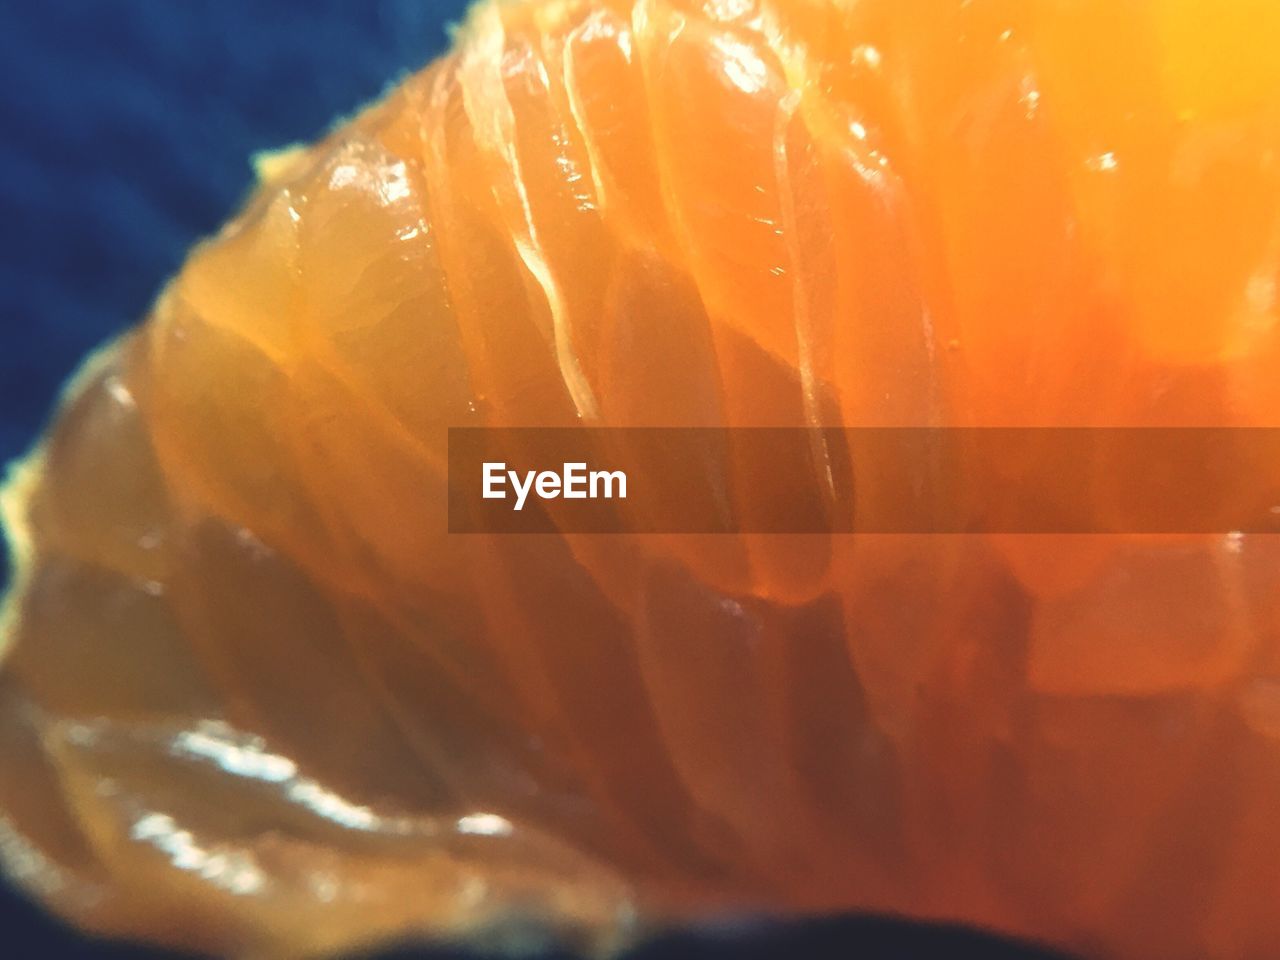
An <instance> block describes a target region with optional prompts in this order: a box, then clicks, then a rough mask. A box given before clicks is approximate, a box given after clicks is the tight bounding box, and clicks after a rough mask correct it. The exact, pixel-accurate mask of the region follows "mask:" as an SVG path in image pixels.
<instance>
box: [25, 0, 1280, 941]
mask: <svg viewBox="0 0 1280 960" xmlns="http://www.w3.org/2000/svg"><path fill="white" fill-rule="evenodd" d="M1277 41H1280V8H1275V9H1273V7H1272V5H1270V4H1263V3H1247V2H1244V0H1237V2H1231V3H1226V4H1219V5H1210V4H1207V3H1193V2H1184V0H1167V2H1159V3H1156V2H1152V3H1145V4H1115V3H1103V2H1078V3H1071V4H1060V3H1052V2H1047V0H1045V2H1013V0H1008V2H992V0H986V2H984V0H971V2H964V3H950V2H947V3H938V2H923V0H919V2H916V0H882V2H865V3H858V4H839V3H817V2H815V3H781V2H777V3H772V4H770V3H764V4H755V3H751V2H749V0H717V2H708V3H705V4H693V3H680V2H673V0H646V2H640V3H636V4H634V5H633V4H630V3H604V2H597V3H588V2H571V0H565V2H551V0H544V2H533V3H527V4H501V5H497V6H482V7H479V8H477V10H476V11H475V12H474V13H473V14H472V16H471V18H470V21H469V23H468V25H467V26H466V27H465V28H464V30H463V31H462V34H461V36H460V39H459V43H458V45H457V48H456V49H455V51H454V52H453V53H452V54H451V55H450V56H449V57H447V58H446V59H444V60H442V61H440V62H438V63H436V64H435V65H433V66H432V67H430V68H429V69H428V70H426V71H425V72H423V73H421V74H419V75H416V76H414V77H411V78H409V79H408V80H407V81H406V82H405V83H404V84H403V85H401V86H400V87H399V88H398V89H397V90H395V91H394V92H393V93H391V94H390V95H389V96H388V97H387V98H386V99H385V100H384V101H383V102H382V103H380V104H377V105H375V106H374V107H372V108H370V109H369V110H368V111H366V112H365V113H363V114H362V115H360V116H359V117H357V118H356V119H355V120H354V121H353V122H352V123H350V124H349V125H347V126H345V127H343V128H341V129H339V130H338V131H336V132H335V133H334V134H332V135H331V136H330V137H329V138H328V139H327V140H325V141H324V142H322V143H321V144H318V145H317V146H315V147H314V148H311V149H308V150H305V151H300V152H295V153H292V154H287V155H283V156H281V157H278V158H277V159H276V160H275V161H274V162H272V163H270V164H268V165H267V166H266V168H265V170H264V174H265V182H264V184H263V186H262V188H261V190H260V191H259V192H258V194H257V195H256V196H255V197H254V198H253V199H252V201H251V202H250V204H249V205H248V207H247V208H246V210H245V211H244V212H243V213H242V214H241V215H240V216H239V217H238V218H237V219H235V220H234V221H233V222H232V223H231V224H230V225H229V226H228V227H227V228H226V229H225V230H224V231H223V232H222V233H221V234H220V235H219V236H218V237H216V238H214V239H212V240H211V241H209V242H208V243H206V244H204V245H202V246H201V247H199V248H198V249H197V250H196V251H195V252H194V253H193V254H192V257H191V259H190V260H189V262H188V264H187V265H186V267H185V268H184V270H183V271H182V273H181V274H180V275H179V276H178V277H177V278H176V279H175V280H174V281H173V282H172V284H171V285H170V286H169V287H168V288H167V289H166V291H165V292H164V293H163V294H162V295H161V297H160V298H159V300H158V301H157V304H156V307H155V309H154V311H153V314H152V316H151V317H150V318H149V320H148V321H147V323H146V324H145V325H143V326H142V327H141V328H139V330H138V331H137V332H135V333H133V334H131V335H129V336H128V337H127V338H125V339H124V340H122V341H121V342H119V343H118V344H116V345H115V346H113V347H111V348H109V349H108V350H107V351H106V352H104V353H103V354H101V355H100V356H99V357H98V358H96V359H95V360H94V361H92V362H91V363H90V365H89V366H88V368H87V369H86V371H85V372H84V373H83V374H82V376H81V377H80V378H79V380H78V381H77V383H76V385H75V387H74V388H73V390H72V392H71V394H70V396H69V398H68V401H67V403H66V405H65V407H64V409H63V413H62V416H61V419H60V420H59V422H58V424H57V425H56V427H55V428H54V430H53V432H52V433H51V436H50V438H49V440H48V441H47V443H46V444H45V445H44V446H43V447H42V448H41V449H40V450H39V451H38V452H37V454H36V455H35V456H34V457H33V458H32V459H31V460H30V461H28V462H27V464H25V465H24V466H23V467H21V468H19V469H18V470H17V471H16V472H15V474H14V479H13V481H12V483H11V484H10V486H9V488H8V489H7V491H6V494H5V497H4V501H3V502H4V506H5V516H6V524H7V529H8V531H9V535H10V538H11V541H12V543H13V544H14V546H15V551H16V556H17V558H18V560H19V563H18V567H19V569H20V573H21V576H20V579H19V583H18V585H17V587H16V589H15V590H14V592H13V594H12V597H11V600H10V604H9V606H8V608H7V619H6V621H5V623H4V627H3V630H4V633H3V637H2V639H0V648H2V650H3V652H2V653H0V655H2V656H3V657H4V666H3V671H2V672H0V758H2V759H0V810H3V817H4V819H3V821H0V822H2V823H3V827H4V831H3V835H2V838H0V853H2V854H3V856H4V859H5V862H6V864H7V866H8V869H9V870H10V871H11V872H12V873H14V874H15V875H16V876H17V877H18V878H19V879H20V880H22V881H23V882H25V883H27V884H28V885H29V886H30V887H31V888H32V889H35V890H37V891H39V892H40V893H41V894H42V895H43V896H45V897H46V898H47V899H48V900H49V902H51V903H52V904H54V905H55V906H56V907H57V908H58V909H59V910H61V911H62V912H64V913H66V914H67V915H70V916H72V917H74V918H76V919H78V920H79V921H80V922H82V923H84V924H87V925H91V926H94V927H98V928H102V929H108V930H112V931H119V932H128V933H134V934H139V935H145V936H149V937H152V938H155V939H158V940H161V941H164V942H169V943H185V944H189V945H195V946H201V947H205V948H211V949H215V950H217V951H219V952H227V953H250V952H252V953H260V952H265V953H280V954H296V953H316V952H321V953H322V952H326V951H333V950H338V949H342V948H346V947H349V946H351V945H353V944H360V943H365V942H369V941H372V940H376V939H380V938H383V937H386V936H389V935H393V934H398V933H401V932H405V931H416V930H426V931H428V932H431V933H438V934H444V935H454V934H468V933H472V932H474V931H475V930H476V929H477V928H478V927H481V926H483V925H485V924H488V923H492V922H494V921H498V920H502V919H504V918H506V917H509V916H510V915H511V914H513V913H531V914H533V915H534V916H535V917H537V918H540V919H542V920H544V921H548V922H551V923H553V924H555V925H558V926H560V927H562V928H564V929H565V930H566V931H568V932H570V933H571V934H573V935H575V936H579V937H581V938H582V939H583V940H584V941H585V942H587V943H590V944H592V945H595V946H598V947H601V948H607V947H609V946H611V945H614V944H616V943H619V942H622V941H625V940H626V939H628V938H629V937H630V936H632V935H633V934H634V932H635V931H636V930H637V929H639V928H640V927H641V926H642V925H643V924H645V923H656V924H661V923H667V922H673V921H680V920H685V919H689V918H693V917H698V916H705V915H710V914H714V913H716V912H719V911H722V910H726V909H761V910H769V911H775V912H781V913H795V912H799V913H814V912H827V911H834V910H843V909H862V910H880V911H891V912H896V913H904V914H907V915H910V916H917V917H927V918H946V919H957V920H962V921H965V922H969V923H974V924H979V925H982V926H986V927H990V928H993V929H997V930H1001V931H1006V932H1011V933H1015V934H1021V935H1025V936H1031V937H1035V938H1038V939H1043V940H1047V941H1051V942H1054V943H1057V944H1061V945H1065V946H1068V947H1071V948H1074V949H1077V950H1079V951H1081V952H1082V953H1084V954H1087V955H1100V956H1122V957H1162V958H1165V957H1203V956H1211V957H1257V956H1267V955H1269V954H1270V953H1271V952H1274V949H1275V948H1276V947H1277V945H1280V910H1277V909H1276V905H1277V902H1278V901H1280V868H1277V866H1276V863H1277V855H1278V854H1280V819H1277V818H1276V817H1275V816H1274V811H1275V810H1276V808H1277V802H1278V801H1280V743H1277V741H1278V740H1280V664H1278V663H1277V653H1278V650H1280V648H1278V646H1277V641H1278V639H1280V637H1278V636H1277V633H1278V628H1280V620H1278V616H1280V609H1278V607H1277V604H1278V603H1280V600H1278V599H1277V596H1276V594H1277V591H1276V580H1277V573H1278V571H1280V566H1277V564H1278V562H1280V549H1278V548H1277V545H1276V544H1275V543H1274V541H1273V540H1272V539H1271V538H1269V537H1265V536H1249V537H1241V536H1230V537H1214V538H1210V537H1162V538H1152V537H1133V536H1112V537H1101V536H1099V537H1047V536H1042V537H1033V536H1006V537H984V536H978V535H974V536H967V537H943V536H877V537H871V536H861V537H835V538H826V537H820V538H814V537H776V538H764V537H752V536H746V537H740V538H717V539H714V540H705V539H697V538H690V537H678V536H666V537H628V536H623V535H618V536H611V537H576V536H563V537H561V536H546V537H500V536H489V537H485V536H475V537H465V538H459V537H456V536H454V537H451V536H449V535H448V534H447V533H446V532H445V530H446V522H445V499H446V497H445V495H446V490H445V465H446V456H447V443H446V439H447V434H446V428H447V427H449V426H460V425H491V426H493V425H508V426H509V425H516V426H522V425H523V426H561V425H578V424H583V425H607V426H627V425H667V426H686V425H687V426H697V425H728V426H804V425H833V424H834V425H847V426H936V425H956V426H998V425H1017V426H1046V427H1047V426H1103V427H1106V426H1221V427H1235V426H1280V393H1278V391H1277V384H1280V329H1277V324H1276V319H1277V317H1276V312H1275V310H1276V306H1275V292H1276V290H1275V288H1276V274H1277V263H1278V260H1277V258H1278V257H1280V246H1278V244H1280V233H1278V232H1277V229H1278V228H1277V224H1278V223H1280V220H1278V219H1277V212H1278V211H1277V208H1276V203H1277V200H1278V199H1280V192H1278V191H1277V185H1278V184H1277V178H1278V177H1280V169H1278V168H1277V149H1280V126H1278V124H1280V58H1276V57H1275V56H1274V55H1273V52H1274V50H1275V49H1276V48H1277ZM1016 467H1017V465H1016V464H1015V465H1011V469H1016ZM741 479H743V480H745V481H746V482H747V483H748V485H749V484H751V483H752V482H760V483H763V482H764V481H765V479H766V478H765V477H763V476H760V477H751V476H747V477H745V478H741ZM767 479H768V480H769V481H770V482H771V483H774V484H777V483H779V482H780V481H781V482H782V483H783V485H784V486H789V488H791V489H794V490H796V491H801V490H804V489H807V488H809V487H811V486H812V485H813V484H814V482H815V478H814V477H812V476H807V475H805V476H801V475H797V476H787V477H782V478H777V477H771V478H767ZM1142 480H1143V478H1142V477H1126V476H1125V475H1124V474H1123V471H1122V470H1120V469H1119V468H1109V472H1108V474H1107V482H1106V483H1102V484H1100V487H1099V494H1098V496H1099V497H1108V496H1119V495H1121V494H1122V492H1123V491H1122V490H1121V493H1117V490H1116V488H1117V485H1118V487H1120V488H1124V486H1125V484H1134V485H1138V486H1139V487H1140V485H1141V482H1142Z"/></svg>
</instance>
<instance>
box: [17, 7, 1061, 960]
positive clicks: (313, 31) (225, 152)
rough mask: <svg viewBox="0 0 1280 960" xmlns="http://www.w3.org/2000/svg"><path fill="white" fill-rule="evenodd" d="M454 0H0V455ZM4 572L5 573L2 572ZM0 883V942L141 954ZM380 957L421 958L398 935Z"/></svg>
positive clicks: (974, 947) (46, 951)
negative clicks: (92, 355)
mask: <svg viewBox="0 0 1280 960" xmlns="http://www.w3.org/2000/svg"><path fill="white" fill-rule="evenodd" d="M463 7H464V3H463V0H4V2H3V3H0V463H2V462H5V461H7V460H9V459H11V458H13V457H15V456H17V455H19V454H20V453H22V452H23V451H24V450H25V449H26V448H27V447H28V446H29V445H30V444H31V443H32V441H33V440H34V438H35V437H36V435H37V433H38V431H39V429H40V427H41V425H42V423H43V422H44V420H45V418H46V416H47V415H48V412H49V411H50V409H51V406H52V404H53V402H54V399H55V397H56V395H57V392H58V390H59V387H60V386H61V384H62V383H63V382H64V381H65V380H66V378H67V376H68V375H69V374H70V373H71V372H72V371H73V370H74V369H75V367H76V365H77V363H78V362H79V360H80V359H81V358H82V357H83V356H84V354H85V353H86V352H87V351H89V350H90V349H91V348H93V347H94V346H95V345H97V344H99V343H101V342H102V341H103V340H104V339H106V338H107V337H109V336H110V335H111V334H113V333H115V332H116V331H118V330H120V329H122V328H124V327H125V326H127V325H129V324H131V323H134V322H135V321H137V320H138V319H140V318H141V317H142V316H143V315H144V314H145V312H146V310H147V307H148V305H149V304H150V302H151V299H152V297H153V296H154V295H155V293H156V291H157V290H158V289H159V287H160V285H161V283H162V282H163V281H164V279H165V278H166V277H167V276H168V275H169V274H171V273H172V272H174V271H175V270H176V269H177V267H178V265H179V264H180V263H181V261H182V258H183V255H184V254H185V252H186V250H187V248H188V247H189V246H190V245H191V244H192V242H194V241H195V240H196V239H198V238H199V237H201V236H202V235H205V234H207V233H209V232H210V231H212V230H214V229H216V228H217V227H218V225H219V224H220V223H222V221H224V220H225V219H226V218H227V216H228V215H229V214H230V213H231V212H232V211H233V209H234V208H235V207H236V205H237V204H238V202H239V201H240V200H241V198H242V197H243V196H244V194H245V192H246V190H247V189H248V187H249V185H250V183H251V181H252V172H251V170H250V167H249V157H250V155H251V154H252V153H254V152H255V151H257V150H261V149H265V148H272V147H278V146H284V145H286V144H289V143H291V142H294V141H297V140H309V139H312V138H314V137H316V136H317V135H318V134H320V133H322V132H323V131H324V130H325V129H326V128H327V127H328V126H329V124H330V123H331V121H332V120H334V119H335V118H336V117H339V116H341V115H345V114H348V113H350V112H352V111H353V110H355V109H356V108H358V107H359V106H360V105H361V104H363V103H365V102H366V101H368V100H369V99H371V98H372V97H374V96H376V95H377V94H378V93H379V92H380V91H381V90H383V89H384V88H385V87H386V86H387V84H388V83H390V82H392V81H394V80H395V79H396V78H397V77H399V76H401V75H403V73H405V72H406V71H408V70H411V69H414V68H416V67H418V66H421V65H422V64H424V63H425V62H426V61H427V60H429V59H430V58H431V57H432V56H434V55H435V54H437V53H438V52H440V51H441V50H442V49H443V48H444V46H445V25H446V24H447V23H448V22H450V21H452V20H456V19H458V18H459V17H460V16H461V13H462V10H463ZM0 573H2V571H0ZM155 955H156V954H153V953H147V952H144V951H139V950H133V949H130V948H124V947H119V946H109V945H104V944H100V943H94V942H91V941H89V940H86V939H84V938H81V937H78V936H76V935H74V934H72V933H71V932H70V931H67V930H65V929H63V928H61V927H60V926H58V925H57V924H56V923H54V922H53V921H51V920H49V919H47V918H45V917H44V916H43V915H42V914H41V913H40V912H39V911H38V910H36V909H35V908H33V907H31V906H30V905H28V904H26V903H25V902H23V901H22V900H20V899H18V898H16V897H15V896H13V895H12V894H9V893H4V892H3V891H0V956H30V957H45V958H53V960H56V958H65V957H79V958H103V957H117V958H139V957H143V956H155ZM395 955H396V956H422V955H423V953H422V951H421V950H417V949H410V950H407V951H402V952H400V953H397V954H395ZM851 955H853V956H858V957H860V958H864V960H886V958H908V957H910V958H919V960H927V958H941V957H964V956H983V957H1006V958H1010V960H1012V958H1015V957H1024V958H1027V957H1032V956H1039V954H1032V953H1029V952H1024V951H1022V950H1020V949H1018V948H1012V947H1007V946H1005V947H1001V946H1000V945H998V944H995V943H994V942H992V941H989V940H986V939H983V938H975V937H972V936H969V935H961V934H958V933H955V932H947V931H936V930H932V929H928V928H922V927H915V926H909V925H901V924H891V923H887V922H884V921H875V920H848V921H838V922H837V921H833V922H824V923H818V924H809V925H807V926H804V927H801V928H798V929H792V930H781V931H779V930H768V931H756V932H755V933H750V934H749V933H747V932H745V931H743V930H741V929H739V930H738V932H737V934H736V935H734V936H733V937H732V938H731V939H729V940H725V939H723V938H716V937H710V936H701V937H699V936H692V935H690V936H686V937H682V938H674V939H668V940H664V941H661V942H657V943H654V944H651V945H650V946H648V947H646V948H645V949H644V950H642V951H641V952H640V954H639V956H638V957H637V958H636V960H672V958H676V957H679V958H690V960H692V958H709V957H726V958H727V957H750V958H755V960H764V958H766V957H769V958H783V957H801V958H803V957H813V958H822V957H831V958H834V957H844V956H851Z"/></svg>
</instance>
